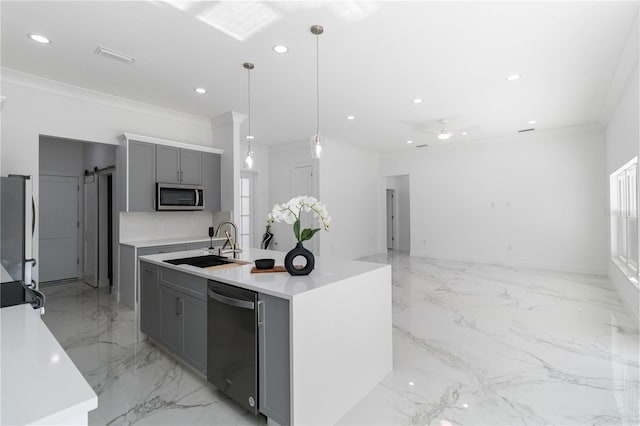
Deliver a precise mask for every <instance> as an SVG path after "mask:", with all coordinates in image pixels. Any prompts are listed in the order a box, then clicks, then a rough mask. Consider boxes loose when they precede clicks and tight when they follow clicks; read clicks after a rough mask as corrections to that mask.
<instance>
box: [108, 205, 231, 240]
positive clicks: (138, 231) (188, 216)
mask: <svg viewBox="0 0 640 426" xmlns="http://www.w3.org/2000/svg"><path fill="white" fill-rule="evenodd" d="M230 219H231V213H230V212H129V213H120V242H130V241H145V240H161V239H168V238H191V237H203V238H207V237H208V231H209V227H210V226H218V224H219V223H220V222H223V221H225V220H230Z"/></svg>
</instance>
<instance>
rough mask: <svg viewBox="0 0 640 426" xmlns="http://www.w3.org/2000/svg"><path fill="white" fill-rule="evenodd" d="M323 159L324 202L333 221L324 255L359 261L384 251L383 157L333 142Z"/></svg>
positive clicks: (322, 250) (322, 246)
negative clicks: (381, 161) (360, 258)
mask: <svg viewBox="0 0 640 426" xmlns="http://www.w3.org/2000/svg"><path fill="white" fill-rule="evenodd" d="M307 155H309V154H307ZM322 155H323V157H322V160H320V161H319V167H320V181H319V183H320V201H321V202H322V203H324V204H326V205H327V210H328V211H329V215H330V216H331V218H332V219H331V224H330V226H331V229H330V231H329V232H324V231H320V234H321V235H320V254H321V255H322V256H336V257H341V258H346V259H356V258H359V257H363V256H367V255H371V254H375V253H379V252H381V251H383V250H384V242H385V240H386V238H385V235H384V229H385V228H384V222H383V221H384V212H385V210H384V209H381V208H380V206H381V205H384V204H383V203H384V199H385V198H384V197H385V195H384V184H383V178H382V175H381V173H380V154H379V153H373V152H369V151H365V150H363V149H360V148H355V147H352V146H348V145H345V144H341V143H340V142H338V141H330V143H328V144H327V146H326V149H325V150H323V153H322Z"/></svg>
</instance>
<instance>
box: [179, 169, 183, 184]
mask: <svg viewBox="0 0 640 426" xmlns="http://www.w3.org/2000/svg"><path fill="white" fill-rule="evenodd" d="M183 180H184V171H182V170H180V182H182V181H183Z"/></svg>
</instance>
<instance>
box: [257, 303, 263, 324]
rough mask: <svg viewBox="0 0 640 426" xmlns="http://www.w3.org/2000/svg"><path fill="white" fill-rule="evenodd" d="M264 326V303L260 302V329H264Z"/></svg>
mask: <svg viewBox="0 0 640 426" xmlns="http://www.w3.org/2000/svg"><path fill="white" fill-rule="evenodd" d="M263 324H264V302H263V301H262V300H258V327H262V325H263Z"/></svg>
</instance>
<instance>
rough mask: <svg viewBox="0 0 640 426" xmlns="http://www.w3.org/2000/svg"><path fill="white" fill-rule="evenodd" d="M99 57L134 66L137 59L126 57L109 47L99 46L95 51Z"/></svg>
mask: <svg viewBox="0 0 640 426" xmlns="http://www.w3.org/2000/svg"><path fill="white" fill-rule="evenodd" d="M95 52H96V53H97V54H98V55H102V56H105V57H107V58H111V59H115V60H116V61H120V62H124V63H125V64H132V63H133V62H134V61H135V60H136V59H135V58H134V57H132V56H129V55H126V54H124V53H122V52H117V51H115V50H113V49H109V48H108V47H103V46H98V48H97V49H96V50H95Z"/></svg>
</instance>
